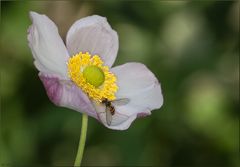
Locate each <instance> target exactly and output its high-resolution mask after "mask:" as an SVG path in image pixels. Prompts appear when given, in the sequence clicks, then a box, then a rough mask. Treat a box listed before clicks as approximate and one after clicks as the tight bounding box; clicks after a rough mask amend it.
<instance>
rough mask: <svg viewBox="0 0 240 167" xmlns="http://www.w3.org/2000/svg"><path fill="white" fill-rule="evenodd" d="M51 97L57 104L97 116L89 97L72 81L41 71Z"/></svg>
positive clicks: (40, 74)
mask: <svg viewBox="0 0 240 167" xmlns="http://www.w3.org/2000/svg"><path fill="white" fill-rule="evenodd" d="M39 77H40V79H41V81H42V83H43V85H44V87H45V89H46V92H47V95H48V97H49V99H50V100H51V101H52V102H53V103H54V104H56V105H57V106H62V107H67V108H70V109H73V110H76V111H79V112H81V113H87V114H88V115H89V116H91V117H94V118H96V119H98V118H97V114H96V111H95V110H94V108H93V106H92V104H91V102H90V100H89V98H88V97H87V95H86V94H85V93H83V92H82V90H81V89H79V88H78V87H77V86H76V85H75V84H74V83H73V82H72V81H69V80H61V79H60V78H59V76H56V75H50V74H43V73H39Z"/></svg>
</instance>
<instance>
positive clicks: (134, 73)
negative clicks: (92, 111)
mask: <svg viewBox="0 0 240 167" xmlns="http://www.w3.org/2000/svg"><path fill="white" fill-rule="evenodd" d="M112 72H113V73H115V75H116V76H117V84H118V86H119V90H118V92H117V94H116V96H117V99H121V98H128V99H129V103H128V104H126V105H115V106H114V107H115V114H114V115H113V120H112V123H111V125H110V126H108V125H107V124H106V114H104V113H105V112H104V109H105V107H104V105H101V104H94V106H95V108H96V111H97V113H98V118H99V120H100V121H101V122H102V123H103V124H104V125H105V126H106V127H108V128H110V129H117V130H125V129H127V128H128V127H129V126H130V125H131V123H132V122H133V121H134V120H135V119H136V118H137V117H143V116H147V115H150V114H151V110H154V109H158V108H160V107H161V106H162V104H163V96H162V92H161V87H160V84H159V82H158V80H157V78H156V77H155V76H154V74H153V73H152V72H151V71H150V70H149V69H148V68H147V67H146V66H145V65H143V64H140V63H126V64H124V65H121V66H117V67H114V68H112Z"/></svg>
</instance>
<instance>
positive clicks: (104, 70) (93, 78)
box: [67, 52, 118, 102]
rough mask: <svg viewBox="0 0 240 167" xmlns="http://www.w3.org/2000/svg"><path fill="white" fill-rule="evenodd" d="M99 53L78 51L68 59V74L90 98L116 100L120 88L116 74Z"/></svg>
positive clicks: (98, 100)
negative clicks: (105, 63) (92, 53)
mask: <svg viewBox="0 0 240 167" xmlns="http://www.w3.org/2000/svg"><path fill="white" fill-rule="evenodd" d="M103 64H104V62H103V61H102V60H101V58H100V57H99V56H98V55H94V56H91V55H90V54H89V53H88V52H86V53H82V52H80V53H78V54H76V55H74V56H72V57H71V58H69V60H68V63H67V65H68V75H69V77H70V79H71V80H72V81H73V82H74V83H75V84H76V85H77V86H78V87H79V88H81V89H82V90H83V91H84V92H85V93H86V94H87V95H88V96H89V98H91V99H93V100H95V101H97V102H101V101H102V99H105V98H106V99H108V100H114V99H116V96H115V93H116V92H117V90H118V86H117V84H116V81H117V78H116V76H115V75H114V74H113V73H111V72H110V71H109V68H108V66H104V65H103Z"/></svg>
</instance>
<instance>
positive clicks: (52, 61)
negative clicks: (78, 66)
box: [28, 12, 69, 78]
mask: <svg viewBox="0 0 240 167" xmlns="http://www.w3.org/2000/svg"><path fill="white" fill-rule="evenodd" d="M30 18H31V20H32V23H33V24H32V25H31V26H30V27H29V29H28V42H29V47H30V48H31V50H32V54H33V57H34V59H35V61H34V64H35V66H36V68H37V69H38V70H39V71H41V72H44V73H49V74H57V75H60V76H61V78H68V77H67V64H66V62H67V60H68V58H69V55H68V51H67V49H66V47H65V45H64V43H63V41H62V39H61V37H60V36H59V34H58V29H57V27H56V25H55V24H54V23H53V22H52V21H51V20H50V19H49V18H48V17H47V16H45V15H40V14H38V13H36V12H30Z"/></svg>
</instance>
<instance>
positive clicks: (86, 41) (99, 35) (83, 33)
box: [66, 15, 118, 67]
mask: <svg viewBox="0 0 240 167" xmlns="http://www.w3.org/2000/svg"><path fill="white" fill-rule="evenodd" d="M66 41H67V48H68V51H69V53H70V54H71V55H75V54H77V53H79V52H89V53H90V54H92V55H94V54H97V55H99V56H100V57H101V58H102V60H103V61H104V62H105V65H107V66H109V67H110V66H112V64H113V63H114V61H115V59H116V56H117V52H118V35H117V33H116V32H115V31H114V30H113V29H112V28H111V26H110V25H109V24H108V22H107V19H106V18H104V17H101V16H97V15H94V16H89V17H85V18H82V19H80V20H78V21H76V22H75V23H74V24H73V25H72V27H71V28H70V29H69V31H68V33H67V39H66Z"/></svg>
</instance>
